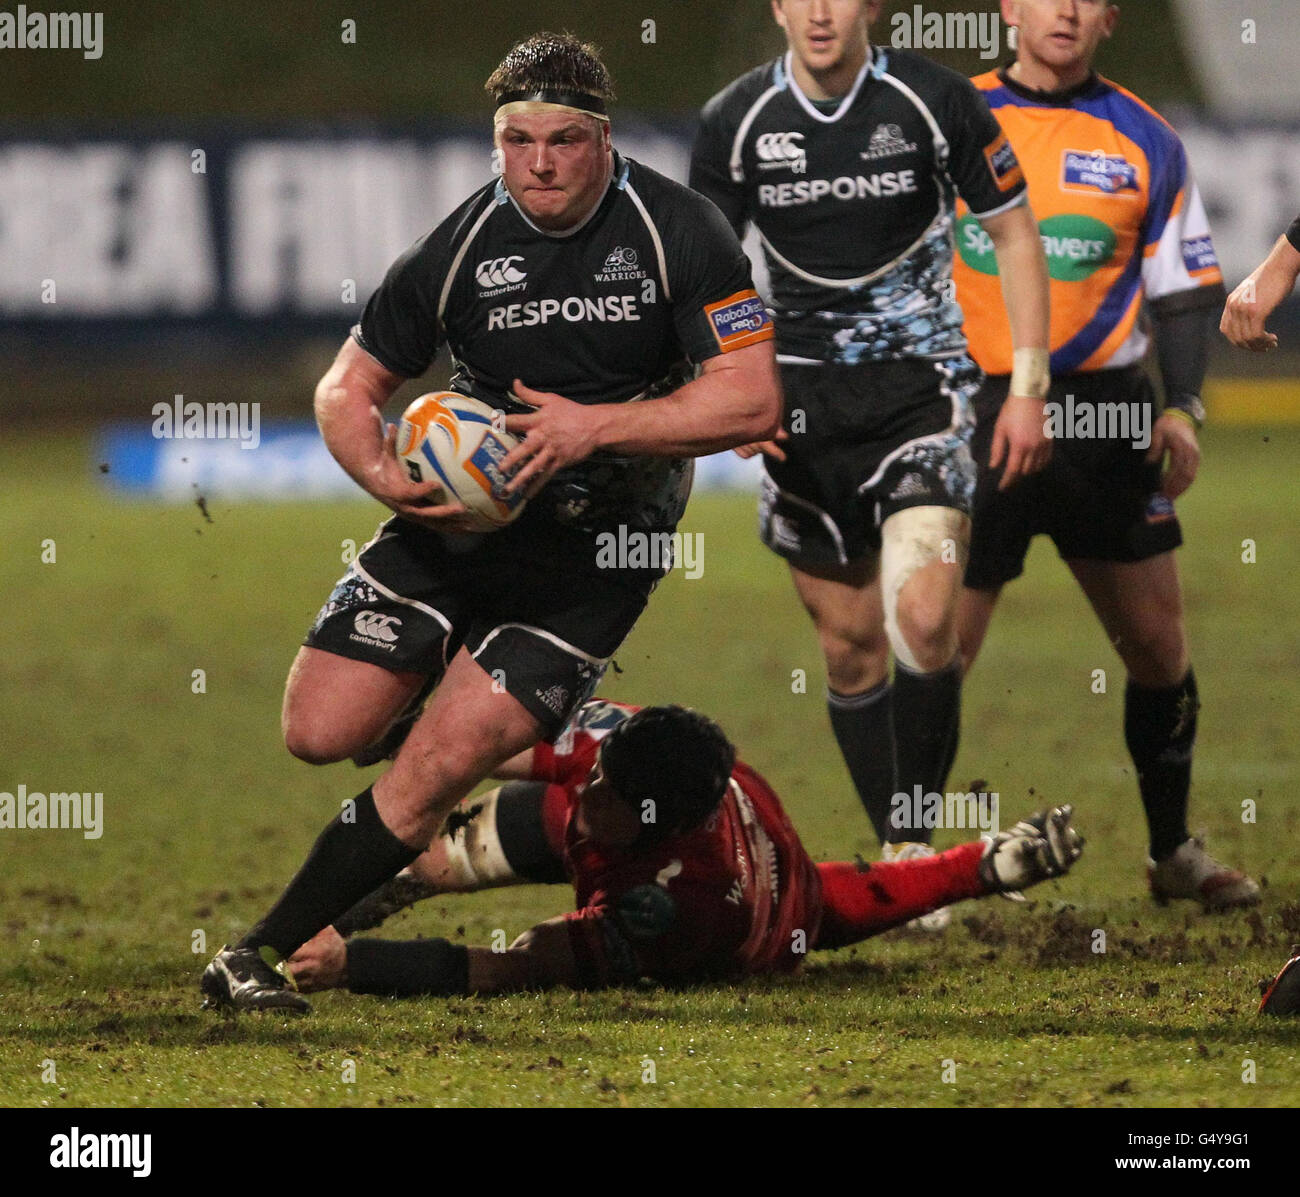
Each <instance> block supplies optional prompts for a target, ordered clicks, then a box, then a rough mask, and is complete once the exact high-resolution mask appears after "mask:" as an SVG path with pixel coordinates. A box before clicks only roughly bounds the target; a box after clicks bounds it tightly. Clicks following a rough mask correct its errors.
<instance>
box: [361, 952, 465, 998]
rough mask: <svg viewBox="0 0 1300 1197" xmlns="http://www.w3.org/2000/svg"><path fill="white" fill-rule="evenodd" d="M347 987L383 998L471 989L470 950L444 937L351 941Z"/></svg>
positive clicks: (451, 993)
mask: <svg viewBox="0 0 1300 1197" xmlns="http://www.w3.org/2000/svg"><path fill="white" fill-rule="evenodd" d="M348 988H349V989H350V990H351V991H352V992H353V993H377V994H379V995H381V996H383V997H414V996H415V995H417V994H434V995H436V996H438V997H455V996H457V995H459V994H466V993H468V992H469V949H468V948H467V947H465V945H464V944H454V943H448V942H447V941H446V940H445V939H409V940H406V941H405V942H403V941H401V940H393V939H353V940H349V941H348Z"/></svg>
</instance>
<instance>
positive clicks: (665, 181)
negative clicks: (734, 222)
mask: <svg viewBox="0 0 1300 1197" xmlns="http://www.w3.org/2000/svg"><path fill="white" fill-rule="evenodd" d="M623 162H624V164H625V166H626V168H627V173H626V177H625V178H624V179H620V180H618V185H619V186H622V187H623V188H624V189H628V188H630V189H631V190H633V191H634V192H635V193H636V195H637V197H638V198H639V199H640V200H641V202H642V203H643V204H644V205H645V208H646V211H647V212H648V213H649V214H650V218H651V219H652V220H653V221H654V222H655V225H656V226H657V227H658V228H659V230H660V232H661V233H662V234H664V235H665V236H666V238H667V239H668V240H670V241H671V240H673V239H675V238H679V237H686V238H688V239H690V238H693V237H696V236H697V235H698V234H700V233H701V232H702V231H703V232H705V233H706V234H712V235H715V236H723V235H726V236H730V229H729V228H727V225H726V221H725V220H723V217H722V214H721V213H720V212H719V211H718V209H717V207H716V206H715V205H714V203H713V201H712V200H710V199H708V198H707V197H706V196H703V195H701V194H700V193H699V192H698V191H693V190H692V189H691V188H689V187H687V186H686V184H685V183H679V182H678V181H677V180H676V179H670V178H669V177H668V176H667V175H665V174H662V173H661V172H660V171H657V170H655V169H654V168H653V167H649V166H646V164H645V163H644V162H637V161H635V160H634V159H631V158H624V159H623ZM724 230H725V234H724Z"/></svg>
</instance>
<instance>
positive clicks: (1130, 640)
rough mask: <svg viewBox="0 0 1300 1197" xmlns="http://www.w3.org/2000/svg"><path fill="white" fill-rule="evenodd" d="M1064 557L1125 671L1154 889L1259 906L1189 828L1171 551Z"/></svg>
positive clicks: (1130, 739) (1215, 902)
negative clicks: (1126, 557) (1136, 557)
mask: <svg viewBox="0 0 1300 1197" xmlns="http://www.w3.org/2000/svg"><path fill="white" fill-rule="evenodd" d="M1067 563H1068V565H1069V567H1070V570H1071V572H1072V573H1073V574H1074V576H1075V578H1076V579H1078V582H1079V585H1080V587H1081V588H1082V589H1083V592H1084V594H1085V595H1086V596H1087V598H1088V601H1089V602H1090V603H1091V604H1092V608H1093V610H1094V611H1095V612H1096V613H1097V617H1098V619H1099V620H1100V621H1101V624H1102V627H1103V628H1104V629H1105V630H1106V635H1107V636H1108V637H1109V638H1110V641H1111V643H1112V644H1113V645H1114V646H1115V650H1116V651H1117V652H1118V653H1119V655H1120V658H1121V660H1122V661H1123V662H1124V667H1125V669H1126V671H1127V673H1128V684H1127V686H1126V688H1125V692H1124V738H1125V741H1126V743H1127V745H1128V750H1129V754H1130V756H1131V757H1132V758H1133V765H1134V768H1135V770H1136V772H1137V778H1138V788H1139V790H1140V792H1141V795H1142V805H1143V808H1144V810H1145V812H1146V819H1147V828H1148V832H1149V840H1150V843H1149V851H1150V858H1151V861H1152V867H1151V871H1150V877H1151V888H1152V893H1153V894H1154V895H1155V896H1156V898H1157V899H1161V900H1164V899H1168V898H1194V899H1197V900H1198V901H1200V902H1201V903H1202V904H1203V905H1205V906H1206V907H1207V908H1211V909H1223V908H1227V907H1232V906H1241V905H1249V904H1252V903H1254V902H1257V901H1258V900H1259V889H1258V887H1257V886H1256V885H1255V883H1254V882H1253V881H1252V880H1251V879H1250V878H1249V877H1246V876H1244V875H1243V874H1241V873H1240V872H1238V871H1237V870H1235V869H1231V868H1228V867H1227V866H1225V865H1222V864H1220V863H1219V862H1218V861H1216V860H1214V858H1213V857H1210V856H1208V855H1207V854H1206V853H1205V851H1204V849H1203V848H1202V847H1201V846H1200V845H1199V844H1198V843H1197V842H1196V841H1195V840H1193V839H1192V838H1191V836H1190V835H1189V834H1188V830H1187V803H1188V794H1189V791H1190V789H1191V778H1192V754H1193V750H1194V747H1195V743H1196V722H1197V711H1198V709H1199V707H1200V700H1199V698H1198V695H1197V690H1196V675H1195V672H1194V670H1193V669H1192V667H1191V663H1190V660H1189V655H1188V648H1187V637H1186V632H1185V629H1184V624H1183V603H1182V590H1181V587H1180V584H1179V578H1178V565H1177V561H1176V559H1175V557H1174V553H1173V552H1172V550H1170V551H1166V552H1163V553H1158V554H1156V555H1155V556H1152V557H1148V558H1146V559H1145V560H1141V561H1098V560H1090V559H1080V558H1070V559H1068V561H1067Z"/></svg>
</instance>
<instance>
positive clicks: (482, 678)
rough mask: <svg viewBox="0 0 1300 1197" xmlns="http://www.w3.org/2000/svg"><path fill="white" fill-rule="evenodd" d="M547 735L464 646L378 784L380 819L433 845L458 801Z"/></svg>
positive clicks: (413, 840) (412, 839)
mask: <svg viewBox="0 0 1300 1197" xmlns="http://www.w3.org/2000/svg"><path fill="white" fill-rule="evenodd" d="M541 734H542V724H541V723H540V722H539V720H538V719H537V718H536V717H535V716H534V715H532V714H531V713H530V712H529V711H528V709H527V708H526V707H525V706H524V705H523V704H522V703H521V702H520V701H519V700H518V699H517V698H516V697H515V696H514V695H512V694H510V693H509V692H508V691H507V690H506V689H505V688H504V687H502V686H500V685H499V684H498V683H497V682H496V681H495V680H494V679H493V678H492V677H491V676H490V675H489V674H488V673H487V672H486V671H485V670H484V669H483V668H482V666H481V665H479V663H478V662H477V661H475V660H474V658H473V657H472V656H471V655H470V653H469V651H468V650H467V649H465V648H462V649H461V650H460V651H459V652H458V653H457V654H456V656H455V658H454V659H453V660H452V662H451V664H450V665H449V666H448V667H447V672H446V673H445V674H444V675H443V678H442V680H441V681H440V682H439V683H438V687H437V689H436V690H435V691H434V692H433V695H432V697H431V698H430V699H429V703H428V705H427V706H426V707H425V709H424V711H423V713H422V714H421V715H420V717H419V718H418V719H417V720H416V721H415V724H414V726H413V727H412V728H411V731H410V734H409V735H408V736H407V737H406V740H405V741H404V742H403V744H402V746H401V748H400V749H399V750H398V753H397V757H396V759H395V760H394V762H393V766H392V768H391V769H389V770H388V772H386V773H385V774H384V775H383V776H382V777H380V778H379V779H378V780H377V781H376V782H375V785H374V795H375V804H376V806H377V808H378V810H379V813H380V816H381V817H382V818H383V820H384V823H385V825H386V826H387V827H388V828H389V830H390V831H392V833H393V834H394V835H396V836H397V837H398V838H399V839H401V840H403V841H405V842H406V843H408V844H411V845H420V846H427V845H428V843H429V842H430V840H432V838H433V836H434V834H435V833H436V832H437V830H438V828H439V827H440V826H441V824H442V822H443V820H444V819H445V818H446V816H447V815H448V813H449V812H450V811H451V810H452V808H453V807H454V806H455V805H456V803H457V802H459V801H460V800H461V799H462V798H464V797H465V795H466V794H468V793H469V792H470V791H471V790H472V789H473V788H474V787H475V786H476V785H477V784H478V783H479V782H480V781H482V780H483V779H484V778H486V777H488V776H490V775H491V773H492V770H493V769H495V768H496V767H497V766H498V765H500V764H501V763H502V762H503V761H506V760H509V759H510V757H512V756H514V755H516V754H517V753H519V752H522V751H524V749H526V748H529V747H531V746H532V745H533V744H535V743H537V741H538V739H539V738H540V737H541Z"/></svg>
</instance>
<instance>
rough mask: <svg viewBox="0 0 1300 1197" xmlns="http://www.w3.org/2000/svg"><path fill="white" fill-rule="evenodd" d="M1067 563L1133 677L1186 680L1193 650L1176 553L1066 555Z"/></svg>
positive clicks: (1160, 682) (1150, 682)
mask: <svg viewBox="0 0 1300 1197" xmlns="http://www.w3.org/2000/svg"><path fill="white" fill-rule="evenodd" d="M1066 564H1067V565H1068V566H1069V567H1070V571H1071V572H1072V573H1073V574H1074V576H1075V578H1076V579H1077V580H1078V583H1079V585H1080V587H1081V588H1082V589H1083V592H1084V594H1085V595H1086V596H1087V598H1088V601H1089V603H1091V604H1092V608H1093V610H1094V611H1095V612H1096V613H1097V618H1098V619H1099V620H1100V621H1101V624H1102V627H1103V628H1105V630H1106V635H1107V636H1108V637H1109V638H1110V641H1111V643H1112V644H1113V645H1114V646H1115V651H1116V652H1118V653H1119V655H1120V659H1121V660H1123V662H1124V665H1125V667H1126V668H1127V669H1128V672H1129V674H1130V676H1131V677H1132V678H1133V679H1134V681H1136V682H1137V683H1138V684H1139V685H1145V686H1173V685H1176V684H1177V683H1178V682H1180V681H1182V679H1183V678H1184V676H1186V673H1187V666H1188V651H1187V636H1186V631H1185V628H1184V624H1183V599H1182V586H1181V584H1180V581H1179V577H1178V562H1177V559H1176V557H1175V556H1174V553H1173V552H1172V551H1170V552H1165V553H1159V554H1157V555H1156V556H1154V557H1148V558H1146V559H1145V560H1143V561H1096V560H1084V559H1078V558H1067V560H1066Z"/></svg>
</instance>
